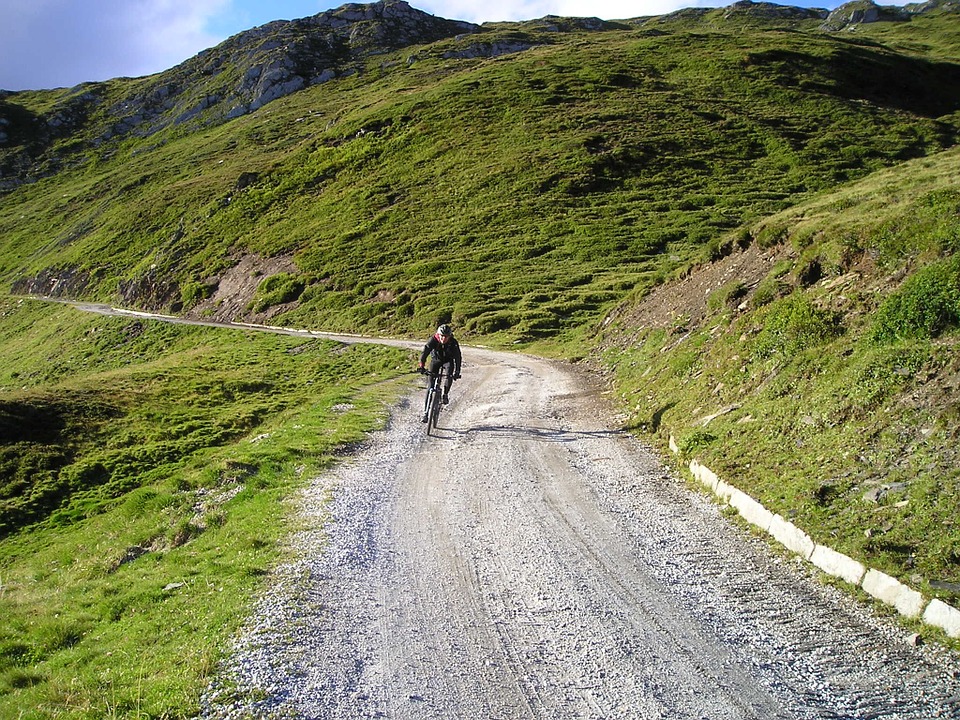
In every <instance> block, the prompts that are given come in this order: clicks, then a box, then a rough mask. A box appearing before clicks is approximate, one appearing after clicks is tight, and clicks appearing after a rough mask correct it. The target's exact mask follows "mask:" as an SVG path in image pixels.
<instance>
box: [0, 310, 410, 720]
mask: <svg viewBox="0 0 960 720" xmlns="http://www.w3.org/2000/svg"><path fill="white" fill-rule="evenodd" d="M0 313H2V321H3V322H2V326H0V327H2V334H0V358H2V362H0V367H2V369H0V519H2V523H0V609H2V613H3V617H4V622H3V623H2V625H0V716H2V717H22V718H47V717H77V718H87V717H88V718H95V717H96V718H101V717H117V716H124V717H127V716H129V717H174V716H175V717H185V716H190V715H191V714H192V713H193V712H194V711H195V710H196V708H197V701H198V697H199V692H200V690H201V689H202V688H203V686H204V684H205V682H206V678H207V677H208V676H209V674H210V673H211V672H212V670H213V668H214V665H215V663H216V661H217V659H218V657H219V656H220V653H221V652H222V650H223V648H224V647H225V645H226V643H227V641H228V638H229V637H230V635H231V634H232V633H233V632H234V631H235V630H236V628H237V626H238V623H239V621H240V620H241V619H242V618H243V617H244V615H245V612H246V608H247V607H248V602H249V600H250V597H251V596H252V594H253V593H254V592H255V590H256V589H257V587H259V585H260V583H262V581H263V577H264V575H265V574H266V572H267V570H268V569H269V568H270V567H271V566H272V565H273V564H275V563H276V562H277V560H278V558H279V557H281V554H282V547H283V543H282V539H283V536H284V535H285V533H287V532H289V531H290V525H289V522H287V520H286V516H287V514H288V508H287V504H286V503H287V501H288V500H289V499H290V497H291V495H292V494H293V493H294V492H295V491H296V489H297V487H298V486H299V485H300V483H301V481H302V480H303V479H304V478H307V477H311V476H312V475H313V474H315V473H316V472H317V471H318V469H320V468H322V467H324V466H326V465H327V464H329V463H330V462H331V461H332V460H333V458H334V457H335V455H336V454H337V453H339V452H342V448H343V446H344V445H346V444H349V443H351V442H356V441H358V440H359V439H361V438H362V437H363V435H364V433H366V432H368V431H369V430H371V429H372V428H374V427H376V426H378V425H379V423H380V422H381V421H382V418H383V416H384V414H385V413H384V406H385V403H387V402H389V401H390V400H391V399H393V398H395V396H396V393H397V392H398V391H399V390H400V389H402V385H398V383H397V381H396V378H397V377H398V376H399V373H398V368H404V369H406V368H408V367H409V366H410V363H411V359H410V358H409V357H408V354H407V353H405V352H403V351H400V350H393V349H388V348H376V349H371V348H370V347H364V346H351V347H343V346H340V345H338V344H336V343H331V342H326V341H321V340H311V339H302V338H290V337H286V336H280V335H262V334H257V333H247V332H242V331H235V330H211V329H210V328H187V327H184V326H173V325H166V324H163V323H157V322H152V321H146V320H137V319H124V318H114V317H97V316H93V315H87V314H85V313H81V312H80V311H77V310H74V309H72V308H68V307H64V306H59V305H48V304H44V303H38V302H33V301H3V302H2V303H0Z"/></svg>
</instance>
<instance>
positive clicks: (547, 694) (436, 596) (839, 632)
mask: <svg viewBox="0 0 960 720" xmlns="http://www.w3.org/2000/svg"><path fill="white" fill-rule="evenodd" d="M466 360H467V364H466V365H465V367H464V371H463V375H464V379H463V380H462V381H460V382H458V383H457V384H456V385H455V386H454V391H453V393H451V398H452V401H451V404H450V405H449V406H448V407H447V408H446V409H445V410H444V412H443V414H442V415H441V418H440V430H439V435H438V436H437V437H427V436H426V434H425V432H424V426H423V425H421V424H420V423H419V410H420V407H419V404H420V397H419V396H415V397H412V398H410V399H408V400H407V401H406V402H405V403H401V405H400V406H398V407H397V408H396V410H395V412H394V415H393V417H392V419H391V421H390V423H389V426H388V427H387V428H386V429H385V430H384V431H382V432H379V433H377V434H376V435H375V436H374V437H373V438H372V439H371V440H370V441H369V443H368V444H367V445H366V447H365V448H364V449H363V451H362V452H360V453H358V454H357V455H356V456H355V457H353V458H352V459H350V460H348V461H345V462H343V463H342V464H341V465H340V466H338V467H337V468H336V469H334V470H332V471H331V472H329V473H327V474H325V475H323V476H322V477H319V478H316V480H315V481H314V482H313V483H312V484H311V485H310V487H309V488H307V489H306V490H305V491H304V492H303V493H302V495H301V496H300V498H299V509H300V510H299V511H300V514H301V516H302V518H301V519H302V529H301V530H300V531H299V532H297V533H295V534H294V535H293V536H292V537H291V539H290V551H289V557H290V560H289V562H287V563H286V564H284V565H282V566H280V567H278V568H277V569H276V571H275V572H274V574H273V576H272V578H271V583H270V586H269V589H268V590H267V591H266V593H265V594H264V595H263V597H262V598H261V599H260V600H259V602H258V603H257V605H256V607H255V609H254V612H253V614H252V616H251V617H250V618H249V621H248V622H247V624H246V626H245V628H244V630H243V632H242V633H241V635H240V636H239V637H238V639H237V641H236V645H235V647H234V648H233V649H232V651H231V652H230V653H229V656H228V658H227V659H226V661H225V662H224V664H223V667H222V668H221V670H220V672H219V674H218V676H217V678H216V680H215V681H214V682H213V683H212V685H211V687H210V688H209V690H208V692H207V693H206V695H205V697H204V700H203V712H202V717H204V718H209V719H216V720H220V719H227V718H248V717H258V718H259V717H278V718H351V719H353V718H397V719H404V718H445V719H449V718H504V719H512V718H517V719H520V718H544V719H545V718H550V719H552V720H563V719H567V718H585V719H586V718H590V719H593V718H597V719H599V718H642V719H644V720H653V719H658V718H663V719H667V718H669V719H670V720H682V719H685V718H696V719H698V720H701V719H709V720H726V719H734V718H755V719H757V720H761V719H762V720H769V719H771V718H796V719H803V720H806V719H808V718H809V719H814V718H817V719H820V718H850V719H854V718H863V719H866V718H871V719H891V720H892V719H894V718H896V719H915V720H931V719H932V718H957V719H960V679H958V678H960V672H958V670H960V664H958V658H957V656H956V655H955V654H952V653H949V652H947V651H944V650H942V649H940V648H937V647H934V646H919V647H915V646H913V645H911V644H910V643H909V642H908V638H909V632H908V631H907V630H905V629H903V628H902V627H900V626H898V625H897V624H896V623H894V622H893V621H892V620H890V619H887V618H883V617H880V616H878V615H875V614H874V613H873V611H871V610H870V609H869V608H868V607H867V606H864V605H861V604H860V603H859V602H858V601H856V600H854V599H852V598H851V597H850V596H849V595H846V594H844V593H842V592H840V591H838V590H836V589H835V588H832V587H830V586H829V585H825V584H822V583H821V582H819V581H818V578H817V577H816V576H814V575H813V573H812V572H811V570H810V569H809V568H808V567H807V566H804V565H803V564H800V563H798V562H796V561H795V560H793V559H792V558H791V557H790V556H788V555H787V554H785V553H784V552H781V551H778V550H777V549H776V548H772V547H770V546H769V545H768V544H767V542H766V541H765V540H763V539H761V538H758V537H756V536H754V535H752V534H751V533H750V532H749V531H748V530H747V529H745V528H744V527H742V526H741V525H739V524H738V523H737V521H736V520H735V519H732V518H730V517H728V516H727V515H725V514H724V513H723V512H722V511H721V509H720V508H719V507H717V506H716V505H715V504H713V502H712V501H710V500H709V499H708V498H706V497H704V496H703V495H701V494H699V493H698V492H696V491H693V490H691V489H690V488H689V487H688V486H687V485H686V484H685V483H684V482H683V481H682V480H681V479H679V478H677V477H676V476H674V475H673V474H672V473H671V472H670V471H669V470H667V469H665V468H664V466H663V465H661V464H660V463H659V462H658V461H657V459H656V457H654V456H653V454H652V453H650V452H649V451H648V450H647V449H646V448H645V447H644V446H643V445H642V444H640V443H639V442H638V441H637V440H636V439H634V438H632V437H631V436H629V435H628V434H626V433H624V432H622V431H620V430H617V429H616V427H617V422H616V419H615V418H613V417H611V416H610V415H609V413H608V412H607V410H605V409H604V403H603V401H602V399H601V398H599V396H598V393H597V391H596V389H595V388H593V387H591V386H590V384H589V382H588V381H587V380H586V379H584V378H582V377H579V376H578V375H577V373H575V372H574V371H573V370H572V369H570V368H567V367H564V366H562V365H559V364H554V363H549V362H544V361H538V360H534V359H531V358H526V357H522V356H516V355H509V354H498V353H492V352H487V351H480V350H467V351H466Z"/></svg>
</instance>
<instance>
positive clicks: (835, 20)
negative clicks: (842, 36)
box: [820, 0, 910, 32]
mask: <svg viewBox="0 0 960 720" xmlns="http://www.w3.org/2000/svg"><path fill="white" fill-rule="evenodd" d="M909 19H910V13H909V12H908V11H907V10H906V9H904V8H899V7H881V6H879V5H877V4H875V3H873V2H871V0H855V1H854V2H849V3H844V4H843V5H841V6H840V7H838V8H837V9H836V10H834V11H833V12H831V13H830V14H829V15H828V16H827V19H826V21H825V22H824V23H823V25H821V26H820V29H821V30H826V31H828V32H839V31H841V30H850V29H851V28H854V27H856V26H857V25H860V24H861V23H875V22H878V21H880V20H887V21H894V22H896V21H903V20H909Z"/></svg>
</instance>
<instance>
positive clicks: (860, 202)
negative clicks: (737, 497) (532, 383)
mask: <svg viewBox="0 0 960 720" xmlns="http://www.w3.org/2000/svg"><path fill="white" fill-rule="evenodd" d="M958 163H960V155H958V153H957V152H956V151H950V152H948V153H944V154H943V155H941V156H939V157H937V158H935V159H933V160H919V161H914V162H911V163H907V164H905V165H903V166H901V167H900V168H899V169H898V170H897V172H896V173H895V174H892V173H889V172H887V171H883V172H878V173H876V174H875V175H872V176H870V177H868V178H866V179H865V180H863V181H862V182H859V183H856V184H853V185H850V186H847V187H845V188H844V189H842V190H839V191H837V192H836V193H833V194H825V195H823V196H820V197H818V198H816V199H815V200H812V201H810V202H808V203H805V204H801V205H799V206H798V207H796V208H793V209H791V210H789V211H785V212H783V213H781V214H779V215H777V216H775V217H771V218H769V219H764V220H763V221H762V222H761V223H758V224H757V225H756V226H754V227H753V228H751V229H750V234H751V235H752V236H753V237H755V238H759V237H762V236H763V233H764V232H765V231H766V229H768V228H770V227H776V228H779V230H778V236H779V238H778V241H777V242H776V243H771V244H768V245H766V247H765V251H766V252H774V253H776V254H777V257H779V258H780V259H779V260H778V261H777V262H776V263H775V264H774V265H773V270H772V271H770V272H769V274H768V275H767V276H766V277H765V278H764V279H763V280H762V281H760V282H759V283H755V284H752V285H750V286H746V287H747V291H746V292H744V291H743V287H744V285H742V284H737V283H732V284H730V285H727V286H724V287H721V288H719V289H718V290H716V291H715V293H714V295H715V296H716V298H714V297H710V298H707V299H706V300H705V301H704V307H705V309H706V316H705V317H704V319H703V320H702V322H701V323H699V324H693V325H691V324H689V323H688V324H686V325H685V326H684V327H683V328H680V329H673V330H671V329H666V328H661V329H653V328H651V329H648V330H641V331H639V333H637V331H636V330H633V329H631V328H630V327H629V326H627V327H618V326H617V325H616V324H614V325H612V326H610V327H608V328H607V329H606V330H605V332H606V333H608V334H609V335H610V336H611V337H616V335H617V332H618V331H624V330H626V331H632V332H634V333H635V335H631V337H633V338H634V339H633V340H632V341H631V343H630V345H629V346H625V345H624V344H622V343H617V342H610V344H609V350H608V355H607V362H609V363H610V364H611V365H613V366H614V367H615V368H616V371H617V385H618V388H619V391H620V393H621V396H622V397H623V399H624V401H625V402H627V403H629V407H630V409H631V412H632V420H631V426H632V427H634V428H636V429H637V430H638V431H639V432H641V433H644V434H648V435H649V437H651V439H654V440H655V441H656V442H658V443H662V444H663V445H665V444H666V439H667V437H668V436H670V435H673V436H674V437H675V439H676V440H677V444H678V446H679V447H680V449H681V451H682V452H681V455H682V458H684V459H689V458H692V457H696V458H698V459H699V460H701V461H702V462H704V463H705V464H706V465H708V466H709V467H710V468H711V469H713V470H714V471H715V472H717V473H718V474H719V475H720V476H721V477H723V478H724V479H725V480H727V481H729V482H731V483H733V484H734V485H736V486H738V487H740V488H741V489H743V490H744V491H746V492H748V493H749V494H751V495H752V496H754V497H756V498H758V499H759V500H760V501H761V502H762V503H763V504H764V505H766V506H767V507H768V508H769V509H771V510H772V511H774V512H777V513H780V514H781V515H783V516H784V517H786V518H788V519H790V520H793V521H794V522H796V523H797V525H798V526H799V527H801V528H803V529H804V530H806V531H807V532H809V533H810V534H811V535H812V536H813V538H814V540H816V541H817V542H819V543H824V544H827V545H829V546H831V547H834V548H836V549H838V550H840V551H842V552H846V553H849V554H850V555H851V556H852V557H855V558H857V559H859V560H861V561H862V562H864V563H866V564H868V565H869V566H871V567H876V568H878V569H881V570H883V571H884V572H887V573H890V574H892V575H894V576H896V577H899V578H900V579H902V580H903V581H904V582H907V583H908V584H910V585H912V586H914V587H918V588H919V589H921V590H923V591H924V592H925V594H927V595H928V596H935V597H941V598H943V599H944V600H946V601H947V602H950V603H952V604H954V605H956V604H957V602H958V601H960V597H958V596H957V595H956V594H955V593H953V592H951V591H949V590H947V589H945V587H944V585H943V583H948V584H949V583H953V584H956V583H957V582H960V555H958V553H957V552H956V548H957V547H958V546H960V524H958V522H957V519H956V502H957V497H958V492H960V471H958V467H960V466H958V455H957V450H956V438H957V437H958V435H960V412H958V408H960V402H958V395H957V386H956V378H957V377H958V376H960V355H958V353H957V343H958V341H960V315H958V313H957V304H956V303H957V297H958V294H960V277H958V275H957V269H956V267H957V258H958V257H960V255H958V254H957V249H958V248H957V243H956V234H955V219H956V213H957V208H958V207H960V202H958V201H960V195H958V189H960V188H958V185H957V177H960V173H958V172H957V170H958ZM894 229H895V230H894ZM814 265H815V266H816V267H817V269H818V275H817V277H816V279H815V280H814V281H812V282H811V281H810V268H811V266H814ZM694 277H696V271H694ZM673 292H675V293H681V292H685V291H683V290H682V289H681V288H680V287H679V286H678V287H677V288H676V289H674V290H673ZM731 293H732V294H734V295H736V297H737V303H736V304H731V303H729V302H726V299H727V298H728V297H729V296H730V294H731ZM639 302H640V303H641V304H642V303H643V300H640V301H639ZM680 333H689V334H688V335H681V334H680ZM664 348H669V351H667V352H664ZM723 409H726V412H724V413H723V414H720V415H718V416H717V417H715V418H713V419H712V420H710V421H709V422H706V421H705V419H706V418H707V417H708V416H710V415H712V414H715V413H717V412H718V411H720V410H723Z"/></svg>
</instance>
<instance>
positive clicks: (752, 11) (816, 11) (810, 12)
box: [723, 0, 827, 20]
mask: <svg viewBox="0 0 960 720" xmlns="http://www.w3.org/2000/svg"><path fill="white" fill-rule="evenodd" d="M738 17H752V18H761V19H764V20H823V19H825V18H826V17H827V11H826V10H823V9H821V8H801V7H792V6H790V5H777V4H775V3H769V2H751V0H740V2H735V3H734V4H733V5H728V6H727V7H725V8H724V9H723V19H724V20H731V19H735V18H738Z"/></svg>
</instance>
